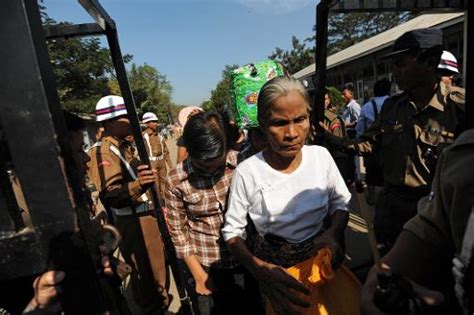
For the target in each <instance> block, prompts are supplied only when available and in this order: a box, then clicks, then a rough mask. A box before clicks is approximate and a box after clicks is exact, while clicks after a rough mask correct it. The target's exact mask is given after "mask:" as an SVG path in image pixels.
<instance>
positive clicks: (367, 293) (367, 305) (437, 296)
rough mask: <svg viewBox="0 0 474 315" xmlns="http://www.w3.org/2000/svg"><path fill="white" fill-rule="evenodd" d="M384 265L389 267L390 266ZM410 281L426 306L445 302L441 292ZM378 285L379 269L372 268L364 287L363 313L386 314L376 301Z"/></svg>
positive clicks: (370, 314) (368, 314)
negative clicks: (375, 295)
mask: <svg viewBox="0 0 474 315" xmlns="http://www.w3.org/2000/svg"><path fill="white" fill-rule="evenodd" d="M384 267H387V268H388V266H384ZM410 283H411V285H412V286H413V291H414V292H415V294H416V295H417V297H418V298H419V299H420V301H421V302H423V303H424V305H425V306H426V307H428V308H429V307H435V306H437V305H440V304H442V303H443V302H444V296H443V294H441V293H440V292H438V291H433V290H430V289H428V288H425V287H423V286H421V285H419V284H417V283H415V282H413V281H410ZM377 285H378V281H377V271H376V269H375V268H372V270H371V271H370V273H369V275H368V276H367V280H366V282H365V284H364V287H363V288H362V297H361V313H362V314H363V315H386V313H384V312H382V311H381V310H380V309H379V308H378V307H377V306H376V305H375V303H374V294H375V291H376V290H377Z"/></svg>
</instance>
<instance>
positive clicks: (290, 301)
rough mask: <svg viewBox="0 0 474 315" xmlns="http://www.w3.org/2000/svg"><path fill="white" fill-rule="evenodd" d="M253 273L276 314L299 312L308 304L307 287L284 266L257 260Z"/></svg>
mask: <svg viewBox="0 0 474 315" xmlns="http://www.w3.org/2000/svg"><path fill="white" fill-rule="evenodd" d="M253 274H254V276H255V277H256V278H257V280H258V281H259V283H260V284H261V286H262V289H263V290H264V293H265V295H266V296H267V297H268V299H269V300H270V303H271V305H272V307H273V309H274V310H275V312H276V313H277V314H282V315H283V314H289V315H291V314H300V313H302V312H303V311H304V309H305V308H306V307H308V306H310V303H309V302H308V301H307V297H308V294H309V291H308V289H306V288H305V287H304V286H303V285H302V284H301V283H300V282H299V281H297V280H296V279H295V278H293V277H292V276H290V275H289V274H288V272H287V271H286V270H285V269H284V268H282V267H280V266H277V265H273V264H270V263H267V262H264V261H262V260H259V262H258V265H257V267H256V269H255V270H254V272H253Z"/></svg>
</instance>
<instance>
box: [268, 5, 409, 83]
mask: <svg viewBox="0 0 474 315" xmlns="http://www.w3.org/2000/svg"><path fill="white" fill-rule="evenodd" d="M411 17H412V14H411V13H409V12H404V13H397V12H377V13H373V12H370V13H367V12H365V13H358V12H357V13H338V14H333V15H330V16H329V21H328V23H329V25H328V55H331V54H334V53H336V52H338V51H340V50H343V49H345V48H347V47H349V46H352V45H354V44H356V43H358V42H360V41H363V40H365V39H367V38H369V37H372V36H375V35H377V34H379V33H381V32H384V31H386V30H388V29H390V28H393V27H395V26H397V25H399V24H401V23H403V22H406V21H407V20H408V19H410V18H411ZM315 27H316V26H314V28H313V30H314V31H315ZM315 38H316V36H312V37H309V38H306V39H305V40H304V41H303V42H301V41H300V40H298V39H297V38H296V37H295V36H292V38H291V45H292V48H291V49H290V50H284V49H281V48H279V47H276V48H275V50H274V51H273V52H272V54H271V55H270V56H269V58H270V59H274V60H276V61H278V62H280V63H281V64H283V65H284V66H285V67H286V68H287V70H288V71H289V72H290V73H291V74H293V73H296V72H298V71H299V70H301V69H303V68H305V67H307V66H309V65H311V64H312V63H314V45H312V44H311V43H315Z"/></svg>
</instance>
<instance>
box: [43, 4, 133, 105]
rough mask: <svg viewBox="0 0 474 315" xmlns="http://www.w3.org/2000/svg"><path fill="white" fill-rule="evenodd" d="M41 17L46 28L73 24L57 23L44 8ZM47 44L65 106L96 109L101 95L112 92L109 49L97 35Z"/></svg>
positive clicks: (126, 57) (129, 58) (129, 57)
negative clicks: (110, 87)
mask: <svg viewBox="0 0 474 315" xmlns="http://www.w3.org/2000/svg"><path fill="white" fill-rule="evenodd" d="M41 17H42V20H43V25H44V27H53V26H60V25H67V24H71V23H68V22H61V23H58V22H56V21H55V20H53V19H52V18H50V17H49V16H48V14H47V13H46V10H45V8H44V7H41ZM47 47H48V52H49V56H50V61H51V66H52V68H53V72H54V76H55V79H56V87H57V89H58V94H59V98H60V101H61V103H62V105H63V107H64V108H65V109H68V110H71V111H75V112H84V113H92V112H94V108H95V104H96V103H97V101H98V100H99V98H101V97H102V96H104V95H107V94H109V91H108V81H109V80H110V78H113V77H114V67H113V65H112V60H111V58H110V51H109V49H107V48H104V47H102V46H101V43H100V39H99V38H97V37H88V38H68V39H64V38H58V39H52V40H48V42H47ZM131 59H132V56H131V55H125V56H124V61H125V62H129V61H130V60H131Z"/></svg>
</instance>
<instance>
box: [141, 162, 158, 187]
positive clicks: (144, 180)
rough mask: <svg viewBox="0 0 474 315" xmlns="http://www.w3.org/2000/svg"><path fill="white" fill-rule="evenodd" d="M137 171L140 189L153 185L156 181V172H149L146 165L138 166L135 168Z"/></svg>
mask: <svg viewBox="0 0 474 315" xmlns="http://www.w3.org/2000/svg"><path fill="white" fill-rule="evenodd" d="M137 170H138V180H139V181H140V185H141V186H142V187H143V186H146V185H150V184H153V183H154V182H155V181H156V180H157V179H158V172H157V171H156V170H151V169H150V167H149V166H148V165H140V166H138V167H137Z"/></svg>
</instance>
